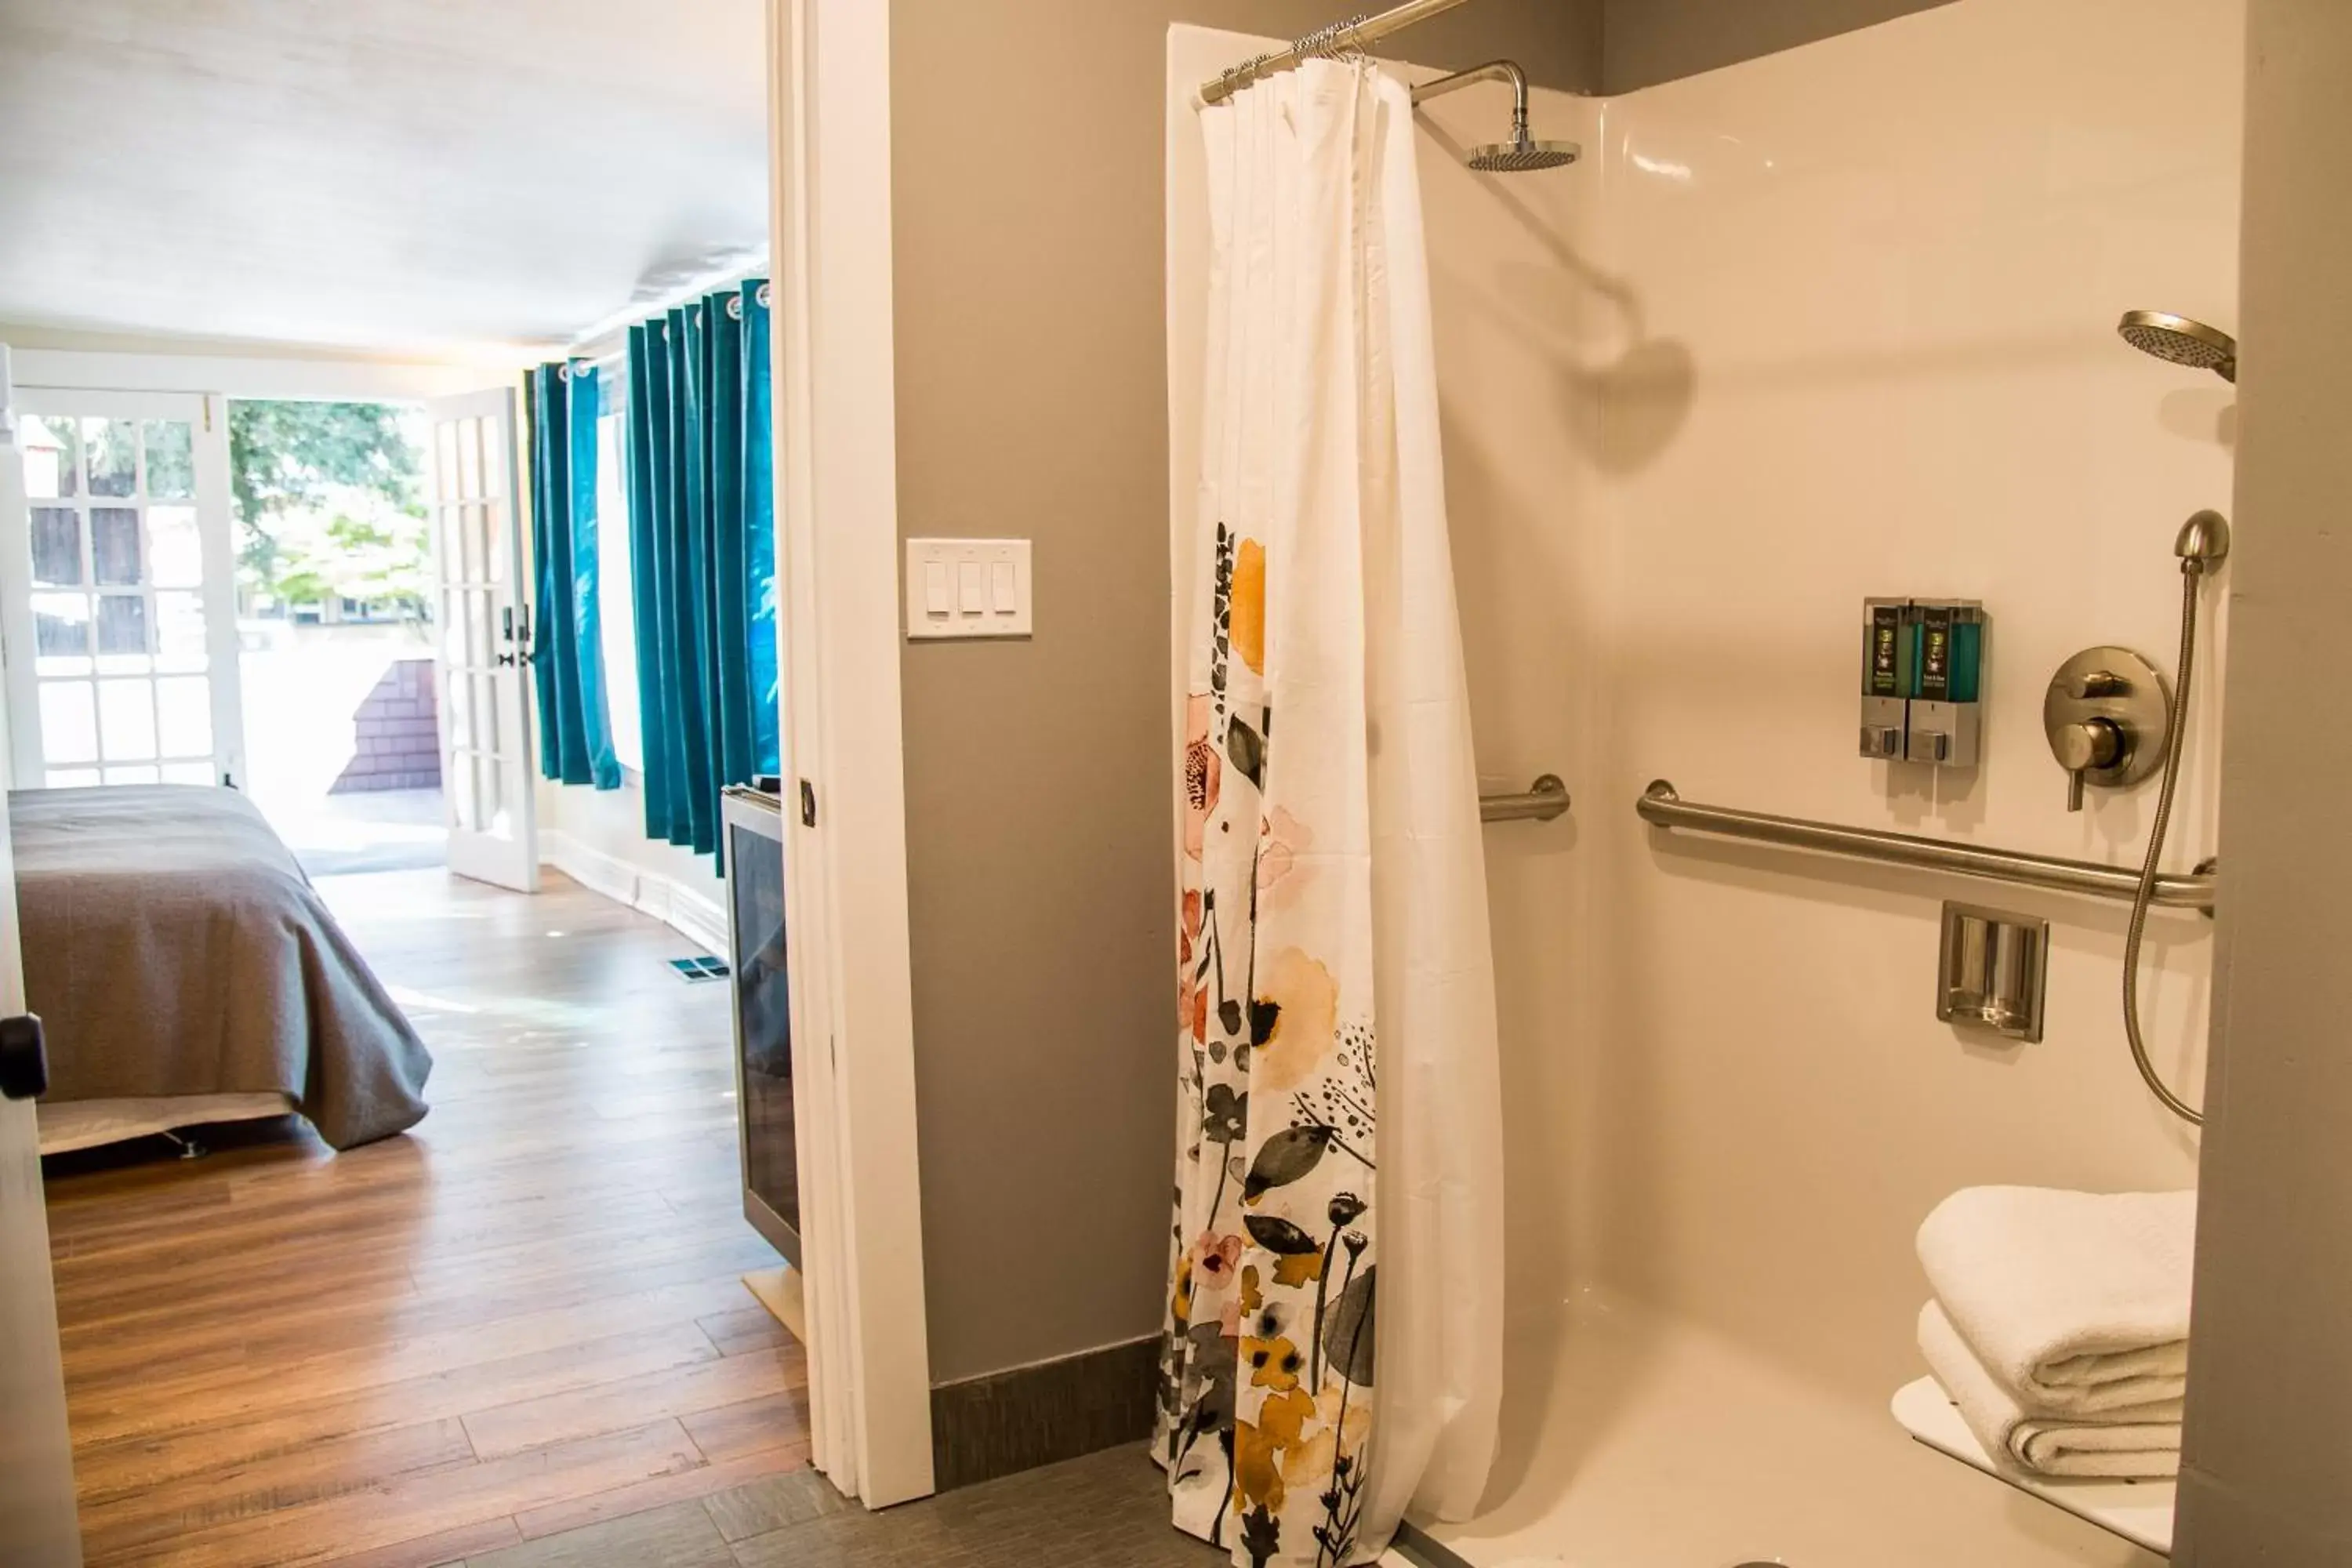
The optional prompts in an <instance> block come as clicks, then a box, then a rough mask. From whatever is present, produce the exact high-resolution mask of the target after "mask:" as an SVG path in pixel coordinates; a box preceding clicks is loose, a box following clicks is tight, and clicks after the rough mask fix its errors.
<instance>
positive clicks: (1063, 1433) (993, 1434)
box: [931, 1334, 1160, 1491]
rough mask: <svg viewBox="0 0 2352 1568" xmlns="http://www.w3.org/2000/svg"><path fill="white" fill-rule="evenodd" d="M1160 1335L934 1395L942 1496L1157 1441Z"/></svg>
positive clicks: (934, 1456) (935, 1460)
mask: <svg viewBox="0 0 2352 1568" xmlns="http://www.w3.org/2000/svg"><path fill="white" fill-rule="evenodd" d="M1159 1376H1160V1336H1159V1335H1157V1334H1153V1335H1151V1336H1150V1337H1149V1338H1147V1339H1140V1340H1130V1341H1129V1342H1127V1343H1125V1344H1118V1345H1106V1346H1104V1347H1103V1348H1102V1349H1101V1350H1095V1351H1084V1352H1080V1353H1078V1354H1076V1355H1074V1356H1065V1357H1063V1358H1062V1359H1061V1360H1059V1361H1046V1362H1039V1363H1036V1364H1035V1365H1034V1366H1017V1367H1014V1368H1013V1369H1012V1370H1011V1371H1009V1372H995V1373H988V1374H986V1375H985V1376H982V1377H975V1378H971V1379H968V1380H966V1381H965V1382H962V1383H950V1384H941V1385H940V1386H939V1387H937V1388H934V1389H932V1390H931V1468H932V1472H933V1474H932V1481H933V1484H934V1485H935V1486H937V1487H938V1488H939V1489H940V1490H941V1491H947V1490H949V1489H951V1488H955V1487H968V1486H971V1485H973V1484H975V1483H977V1482H980V1481H986V1480H993V1479H996V1478H997V1477H999V1476H1009V1475H1012V1474H1013V1473H1014V1472H1015V1471H1017V1470H1029V1469H1034V1468H1037V1467H1038V1466H1039V1465H1051V1464H1055V1463H1058V1462H1059V1461H1061V1460H1063V1459H1075V1458H1078V1456H1080V1455H1081V1454H1091V1453H1094V1452H1096V1451H1097V1449H1102V1448H1108V1447H1116V1446H1117V1445H1118V1444H1121V1443H1139V1442H1141V1441H1143V1440H1144V1439H1145V1438H1147V1437H1149V1436H1151V1421H1152V1410H1153V1402H1154V1400H1155V1398H1156V1389H1157V1385H1158V1381H1159Z"/></svg>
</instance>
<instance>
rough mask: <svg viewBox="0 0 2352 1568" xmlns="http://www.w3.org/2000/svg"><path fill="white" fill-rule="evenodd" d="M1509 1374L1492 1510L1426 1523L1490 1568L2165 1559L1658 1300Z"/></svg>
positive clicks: (1554, 1333) (1569, 1335) (1542, 1334)
mask: <svg viewBox="0 0 2352 1568" xmlns="http://www.w3.org/2000/svg"><path fill="white" fill-rule="evenodd" d="M1505 1364H1506V1367H1507V1370H1508V1373H1509V1376H1510V1378H1511V1385H1512V1388H1513V1391H1514V1393H1515V1394H1517V1395H1518V1397H1517V1398H1509V1397H1507V1400H1506V1403H1505V1406H1504V1413H1503V1440H1502V1448H1501V1457H1500V1458H1498V1460H1497V1461H1496V1469H1495V1476H1494V1479H1493V1481H1492V1483H1491V1484H1490V1486H1489V1488H1488V1491H1487V1497H1486V1511H1485V1512H1484V1513H1482V1514H1481V1515H1480V1516H1479V1517H1478V1518H1476V1519H1474V1520H1471V1521H1466V1522H1465V1523H1460V1524H1433V1525H1427V1526H1424V1527H1423V1528H1424V1530H1425V1531H1426V1532H1427V1534H1428V1535H1429V1536H1430V1538H1431V1539H1433V1541H1435V1542H1437V1543H1438V1544H1439V1545H1440V1546H1442V1547H1443V1548H1444V1549H1445V1550H1446V1551H1448V1552H1452V1553H1454V1555H1455V1556H1456V1557H1458V1558H1459V1559H1460V1560H1461V1561H1463V1562H1465V1563H1469V1564H1471V1565H1472V1568H1724V1565H1725V1564H1729V1563H1748V1562H1758V1561H1761V1562H1771V1563H1789V1564H1791V1565H1792V1568H1890V1565H1891V1564H1894V1565H1900V1568H1984V1565H1985V1564H1986V1563H2000V1564H2002V1568H2058V1565H2065V1568H2160V1565H2161V1564H2162V1563H2163V1562H2164V1559H2162V1558H2161V1557H2158V1556H2157V1555H2155V1554H2154V1553H2152V1552H2147V1551H2145V1550H2143V1549H2141V1548H2139V1547H2137V1546H2134V1545H2132V1544H2131V1543H2130V1542H2126V1541H2123V1540H2121V1539H2119V1538H2117V1537H2116V1536H2113V1535H2110V1534H2108V1533H2107V1532H2106V1531H2103V1530H2100V1529H2098V1528H2097V1527H2096V1526H2094V1525H2091V1524H2088V1523H2085V1522H2084V1521H2081V1520H2078V1519H2075V1518H2074V1517H2072V1516H2071V1515H2068V1514H2065V1513H2062V1512H2060V1511H2059V1510H2056V1509H2054V1508H2053V1507H2051V1506H2050V1505H2049V1504H2047V1503H2044V1502H2042V1501H2041V1500H2037V1499H2034V1498H2032V1497H2029V1496H2027V1495H2025V1494H2024V1493H2021V1492H2019V1491H2016V1490H2013V1489H2011V1488H2009V1487H2007V1486H2004V1485H2002V1484H2000V1482H1998V1481H1996V1480H1993V1479H1990V1478H1989V1477H1986V1476H1983V1475H1980V1474H1978V1473H1976V1472H1974V1471H1971V1470H1969V1468H1966V1467H1964V1466H1961V1465H1959V1464H1957V1463H1955V1462H1954V1461H1953V1460H1951V1459H1949V1458H1945V1457H1944V1456H1942V1455H1940V1454H1937V1453H1935V1452H1933V1451H1931V1450H1930V1449H1928V1448H1926V1447H1922V1446H1921V1445H1919V1444H1917V1443H1916V1442H1914V1441H1912V1439H1911V1438H1910V1437H1909V1436H1907V1435H1906V1433H1905V1432H1904V1431H1903V1429H1902V1428H1901V1427H1900V1426H1897V1425H1896V1424H1895V1421H1894V1419H1893V1417H1892V1416H1890V1415H1888V1414H1887V1410H1886V1406H1885V1403H1884V1402H1879V1403H1876V1404H1873V1405H1864V1404H1861V1403H1857V1402H1855V1401H1854V1400H1853V1399H1851V1398H1850V1397H1848V1396H1846V1395H1844V1394H1839V1393H1836V1392H1833V1391H1831V1390H1828V1389H1825V1388H1822V1387H1821V1386H1819V1385H1816V1384H1811V1383H1808V1382H1807V1381H1806V1380H1805V1379H1804V1378H1803V1377H1802V1376H1801V1375H1800V1374H1798V1373H1795V1372H1792V1371H1791V1370H1790V1368H1789V1367H1787V1366H1786V1365H1783V1364H1781V1363H1775V1362H1771V1361H1768V1360H1766V1359H1764V1358H1762V1357H1760V1356H1758V1355H1757V1354H1755V1353H1754V1352H1749V1351H1748V1350H1746V1349H1744V1348H1743V1347H1741V1346H1739V1345H1738V1344H1735V1343H1733V1342H1730V1341H1727V1340H1726V1339H1724V1338H1722V1337H1720V1336H1719V1335H1717V1334H1715V1333H1712V1332H1709V1331H1704V1330H1701V1329H1698V1328H1696V1327H1694V1326H1692V1325H1689V1324H1686V1323H1682V1322H1679V1321H1674V1320H1672V1319H1667V1318H1664V1317H1662V1316H1659V1315H1657V1314H1655V1313H1654V1312H1651V1311H1649V1310H1645V1309H1641V1308H1634V1307H1628V1306H1625V1305H1622V1304H1614V1303H1609V1302H1604V1301H1601V1300H1586V1301H1585V1302H1584V1303H1582V1304H1581V1305H1580V1307H1579V1308H1578V1309H1577V1310H1575V1312H1574V1313H1573V1314H1572V1316H1570V1318H1569V1320H1568V1321H1565V1322H1564V1323H1562V1324H1560V1325H1559V1326H1558V1327H1556V1328H1550V1329H1549V1330H1548V1331H1535V1332H1528V1333H1520V1334H1517V1335H1515V1336H1514V1338H1513V1340H1512V1342H1511V1344H1510V1347H1509V1352H1508V1354H1507V1360H1506V1363H1505ZM1890 1392H1891V1391H1890ZM1383 1568H1413V1564H1412V1559H1411V1558H1409V1557H1407V1556H1405V1555H1403V1554H1402V1552H1393V1551H1392V1552H1390V1553H1389V1554H1388V1556H1387V1557H1386V1558H1385V1559H1383Z"/></svg>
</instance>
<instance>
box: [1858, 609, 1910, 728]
mask: <svg viewBox="0 0 2352 1568" xmlns="http://www.w3.org/2000/svg"><path fill="white" fill-rule="evenodd" d="M1863 613H1864V623H1863V634H1862V635H1863V643H1862V754H1863V755H1864V756H1865V757H1871V758H1874V759H1876V760H1878V761H1881V762H1892V761H1894V760H1895V758H1896V757H1899V756H1901V755H1902V754H1903V742H1904V737H1905V735H1906V733H1907V732H1908V730H1909V714H1908V711H1907V710H1908V709H1909V708H1910V705H1911V668H1912V658H1911V634H1910V628H1909V626H1908V625H1907V623H1908V621H1909V619H1910V615H1911V604H1910V601H1909V600H1907V599H1864V601H1863Z"/></svg>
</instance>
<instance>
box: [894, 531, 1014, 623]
mask: <svg viewBox="0 0 2352 1568" xmlns="http://www.w3.org/2000/svg"><path fill="white" fill-rule="evenodd" d="M1007 574H1010V577H1011V582H1010V584H1009V587H1008V584H1007V582H1006V577H1007ZM906 602H907V636H908V637H909V638H922V639H925V640H929V639H934V638H940V637H1027V636H1028V635H1029V609H1030V597H1029V542H1028V541H1027V540H1025V539H910V540H908V541H907V590H906Z"/></svg>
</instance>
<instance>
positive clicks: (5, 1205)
mask: <svg viewBox="0 0 2352 1568" xmlns="http://www.w3.org/2000/svg"><path fill="white" fill-rule="evenodd" d="M16 466H17V455H16V449H15V448H13V447H7V446H5V445H0V476H6V475H12V474H13V473H14V470H15V469H16ZM0 482H7V483H13V482H15V481H14V479H0ZM7 724H8V705H7V699H6V692H5V686H0V731H5V730H6V729H7ZM13 779H14V774H13V773H11V772H10V770H9V767H8V757H7V752H6V748H5V747H0V1017H6V1016H14V1015H16V1014H19V1013H22V1012H24V1011H25V964H24V951H23V944H22V939H21V937H20V934H19V931H18V929H17V916H16V856H15V854H14V852H13V850H12V847H11V844H10V840H9V837H8V788H9V785H10V784H11V783H12V782H13ZM48 1225H49V1221H48V1208H47V1194H45V1193H44V1191H43V1189H42V1186H41V1154H40V1127H39V1122H38V1120H37V1115H36V1113H35V1111H34V1109H33V1104H32V1102H31V1101H30V1100H0V1563H47V1564H52V1565H54V1568H79V1565H80V1563H81V1560H82V1558H81V1525H80V1522H79V1513H78V1511H77V1509H76V1505H75V1497H74V1478H73V1439H72V1436H71V1432H70V1428H69V1427H68V1424H67V1419H66V1384H65V1363H64V1357H63V1355H62V1352H60V1351H59V1349H58V1303H57V1289H56V1285H55V1283H54V1281H53V1280H52V1279H51V1275H50V1269H49V1230H48Z"/></svg>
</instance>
